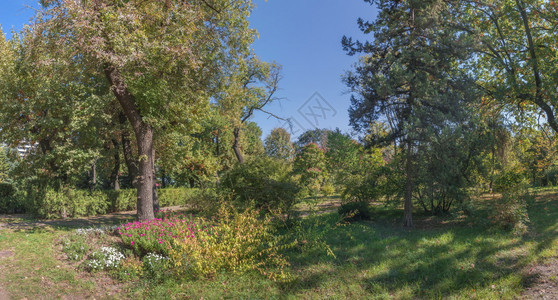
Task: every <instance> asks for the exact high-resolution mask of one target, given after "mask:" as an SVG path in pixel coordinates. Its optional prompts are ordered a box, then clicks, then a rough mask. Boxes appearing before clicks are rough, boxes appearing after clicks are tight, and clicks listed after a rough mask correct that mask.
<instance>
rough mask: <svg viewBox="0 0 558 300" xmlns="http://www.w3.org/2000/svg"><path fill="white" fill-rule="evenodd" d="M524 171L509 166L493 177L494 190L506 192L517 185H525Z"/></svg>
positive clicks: (514, 188)
mask: <svg viewBox="0 0 558 300" xmlns="http://www.w3.org/2000/svg"><path fill="white" fill-rule="evenodd" d="M525 184H526V179H525V173H524V171H523V170H522V169H521V168H517V167H516V168H511V169H508V170H505V171H503V172H501V173H500V174H497V175H496V178H495V179H494V185H493V191H494V192H504V193H505V192H507V191H510V190H516V189H517V187H518V186H521V185H525Z"/></svg>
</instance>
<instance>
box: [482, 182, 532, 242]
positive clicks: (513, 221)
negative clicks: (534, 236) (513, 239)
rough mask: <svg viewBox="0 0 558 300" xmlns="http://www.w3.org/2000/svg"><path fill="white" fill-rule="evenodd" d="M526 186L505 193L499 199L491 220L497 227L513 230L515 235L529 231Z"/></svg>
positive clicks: (512, 188) (496, 201) (515, 187)
mask: <svg viewBox="0 0 558 300" xmlns="http://www.w3.org/2000/svg"><path fill="white" fill-rule="evenodd" d="M528 197H529V195H528V191H527V188H526V186H523V185H519V186H514V187H511V188H509V189H508V190H506V191H504V193H503V194H502V197H501V198H497V199H496V200H495V203H494V209H493V210H492V211H491V214H490V216H489V218H490V219H491V220H492V223H493V224H494V225H495V226H496V227H497V228H501V229H504V230H512V231H513V233H514V234H518V235H521V234H524V233H526V232H527V230H528V224H529V222H530V221H529V214H528V213H527V198H528Z"/></svg>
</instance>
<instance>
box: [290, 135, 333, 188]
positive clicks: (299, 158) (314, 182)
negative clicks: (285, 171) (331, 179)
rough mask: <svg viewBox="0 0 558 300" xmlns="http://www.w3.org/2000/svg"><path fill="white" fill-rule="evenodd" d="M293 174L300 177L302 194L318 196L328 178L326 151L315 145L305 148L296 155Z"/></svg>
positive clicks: (311, 144)
mask: <svg viewBox="0 0 558 300" xmlns="http://www.w3.org/2000/svg"><path fill="white" fill-rule="evenodd" d="M293 172H294V174H296V175H298V176H300V185H301V187H302V188H303V190H302V192H303V193H305V194H308V195H310V196H316V195H317V194H318V193H319V192H320V190H321V188H322V186H323V185H324V184H325V181H326V179H327V178H328V172H327V169H326V157H325V151H324V150H323V149H322V148H320V147H319V146H318V145H317V144H314V143H310V144H308V145H306V146H304V147H303V148H302V150H301V151H300V152H299V153H297V155H296V158H295V161H294V165H293Z"/></svg>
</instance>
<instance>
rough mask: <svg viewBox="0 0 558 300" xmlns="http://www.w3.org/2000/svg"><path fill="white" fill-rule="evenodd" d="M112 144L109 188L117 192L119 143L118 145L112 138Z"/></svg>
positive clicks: (118, 188) (118, 183) (118, 186)
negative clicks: (112, 164) (112, 155)
mask: <svg viewBox="0 0 558 300" xmlns="http://www.w3.org/2000/svg"><path fill="white" fill-rule="evenodd" d="M112 144H113V145H114V167H113V168H112V172H111V173H110V187H111V188H113V189H114V190H115V191H118V190H120V182H119V181H118V180H119V175H120V153H119V148H120V143H118V140H117V139H115V138H113V139H112Z"/></svg>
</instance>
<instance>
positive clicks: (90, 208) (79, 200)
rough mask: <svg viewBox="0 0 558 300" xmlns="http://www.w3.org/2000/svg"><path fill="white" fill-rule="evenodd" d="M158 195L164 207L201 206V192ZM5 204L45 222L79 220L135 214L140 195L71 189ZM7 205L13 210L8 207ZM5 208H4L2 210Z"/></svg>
mask: <svg viewBox="0 0 558 300" xmlns="http://www.w3.org/2000/svg"><path fill="white" fill-rule="evenodd" d="M0 186H1V185H0ZM158 194H159V203H160V205H161V206H178V205H189V204H190V203H197V202H196V201H194V200H195V199H196V200H197V197H198V195H199V190H197V189H187V188H168V189H160V190H158ZM2 201H4V202H2ZM198 202H199V201H198ZM2 203H6V204H5V205H6V207H7V208H6V209H7V210H8V211H10V210H15V209H19V210H18V211H25V212H27V213H32V214H35V215H37V216H39V217H42V218H47V219H54V218H76V217H83V216H95V215H100V214H107V213H111V212H117V211H129V210H134V209H135V208H136V203H137V192H136V190H131V189H122V190H118V191H115V190H97V191H94V192H90V191H87V190H75V189H70V188H64V189H62V190H60V191H55V190H54V189H47V190H46V191H41V190H39V189H30V190H29V191H27V193H25V194H23V193H17V194H15V196H12V197H0V204H2ZM7 203H9V205H11V206H8V204H7ZM1 208H2V206H0V209H1ZM0 211H1V210H0Z"/></svg>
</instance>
